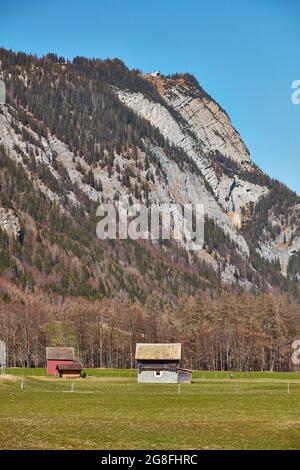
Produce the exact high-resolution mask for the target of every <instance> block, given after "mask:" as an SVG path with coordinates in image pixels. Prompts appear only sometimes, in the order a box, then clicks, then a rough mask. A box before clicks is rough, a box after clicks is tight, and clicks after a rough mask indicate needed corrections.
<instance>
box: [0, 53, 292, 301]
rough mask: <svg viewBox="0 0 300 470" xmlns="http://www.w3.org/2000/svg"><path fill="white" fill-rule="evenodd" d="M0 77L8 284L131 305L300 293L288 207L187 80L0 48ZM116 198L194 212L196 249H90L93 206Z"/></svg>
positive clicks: (132, 244)
mask: <svg viewBox="0 0 300 470" xmlns="http://www.w3.org/2000/svg"><path fill="white" fill-rule="evenodd" d="M0 73H1V75H2V77H3V80H4V82H5V84H6V89H7V103H6V104H5V105H1V106H0V145H1V147H0V228H1V238H2V247H1V257H0V263H1V266H0V269H1V275H2V277H3V279H6V281H7V282H9V283H11V284H10V285H14V284H15V285H17V286H18V287H21V288H22V289H25V290H26V289H27V290H28V289H29V290H31V291H33V290H35V292H43V293H47V295H50V296H52V295H54V296H55V295H63V296H68V295H69V296H83V297H87V298H103V297H110V296H117V297H120V296H121V297H122V296H126V297H128V298H129V299H131V300H132V301H133V300H134V301H139V302H141V303H142V304H143V303H144V302H145V301H146V299H147V297H148V295H149V292H151V293H152V294H153V295H156V296H157V298H158V299H160V301H161V302H162V303H164V302H168V301H170V300H171V301H173V302H176V299H178V298H179V297H181V296H183V295H186V294H189V295H199V292H201V290H203V289H204V290H206V289H209V290H210V291H214V290H220V289H227V288H229V287H230V288H233V289H238V290H239V289H243V290H245V291H251V292H257V293H259V292H263V291H269V292H278V291H279V292H285V293H288V295H291V296H292V297H297V296H299V282H300V222H299V220H300V217H299V216H300V198H299V197H298V196H297V195H296V194H295V193H294V192H292V191H291V190H289V189H288V188H287V187H286V186H285V185H283V184H281V183H280V182H278V181H276V180H273V179H271V178H269V177H268V176H267V175H265V174H263V172H262V171H260V169H259V168H258V167H257V166H256V165H255V163H253V161H252V160H251V158H250V154H249V151H248V149H247V147H246V146H245V144H244V142H243V141H242V138H241V136H240V135H239V133H238V132H237V131H236V129H234V127H233V126H232V123H231V121H230V118H229V117H228V115H227V114H226V112H225V111H224V110H223V109H222V108H221V106H220V105H218V104H217V103H216V102H215V101H214V100H213V98H211V97H210V96H209V95H208V94H207V93H206V92H205V91H204V90H203V89H202V88H201V86H200V85H199V84H198V82H197V81H196V79H195V78H194V77H192V76H190V75H188V74H184V75H179V74H178V75H174V76H160V75H157V74H156V75H155V74H154V75H152V74H144V73H142V72H140V71H138V70H133V71H130V70H128V69H127V67H126V66H125V65H124V64H123V63H122V62H121V61H119V60H105V61H102V60H89V59H85V58H81V57H77V58H75V59H74V60H73V61H65V59H64V58H59V57H57V56H56V55H54V54H48V55H47V56H45V57H43V58H37V57H36V56H31V55H26V54H23V53H13V52H11V51H7V50H5V49H1V50H0ZM122 196H128V198H129V199H130V201H132V202H135V201H142V202H145V203H147V204H149V203H166V204H171V203H177V204H184V203H193V204H196V203H199V202H201V203H202V204H203V205H204V208H205V244H204V248H203V250H200V251H199V252H187V251H186V250H185V249H184V247H183V246H180V245H178V244H176V243H175V242H174V241H170V242H166V241H164V242H159V243H158V242H156V243H154V242H153V243H152V242H151V241H133V240H126V241H125V240H118V241H99V240H98V239H97V238H96V234H95V229H96V223H97V218H96V207H97V205H98V204H99V202H100V201H102V202H103V201H115V202H116V201H117V200H118V199H120V197H122ZM20 233H22V239H21V240H20V235H18V234H20ZM5 285H6V284H5ZM4 290H5V289H4ZM4 293H5V292H4Z"/></svg>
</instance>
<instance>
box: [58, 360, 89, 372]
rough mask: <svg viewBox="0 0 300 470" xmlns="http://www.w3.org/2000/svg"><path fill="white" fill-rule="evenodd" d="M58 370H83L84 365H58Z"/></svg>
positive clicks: (74, 363)
mask: <svg viewBox="0 0 300 470" xmlns="http://www.w3.org/2000/svg"><path fill="white" fill-rule="evenodd" d="M56 369H57V370H60V371H64V370H82V369H83V367H82V364H80V362H72V363H71V364H57V366H56Z"/></svg>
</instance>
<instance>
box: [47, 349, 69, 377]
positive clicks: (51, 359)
mask: <svg viewBox="0 0 300 470" xmlns="http://www.w3.org/2000/svg"><path fill="white" fill-rule="evenodd" d="M46 359H47V373H48V374H51V375H55V374H57V369H56V367H57V365H58V364H73V363H74V361H75V352H74V348H46Z"/></svg>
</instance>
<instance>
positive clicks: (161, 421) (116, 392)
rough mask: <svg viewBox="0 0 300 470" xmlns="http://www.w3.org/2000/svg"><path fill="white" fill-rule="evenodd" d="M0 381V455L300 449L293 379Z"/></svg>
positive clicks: (208, 376) (14, 377) (127, 375)
mask: <svg viewBox="0 0 300 470" xmlns="http://www.w3.org/2000/svg"><path fill="white" fill-rule="evenodd" d="M87 372H88V376H87V378H85V379H77V380H68V379H57V378H52V377H49V376H47V375H46V372H45V370H44V369H20V368H18V369H17V368H16V369H7V370H6V375H3V376H0V403H1V410H0V449H147V450H148V449H149V450H150V449H300V376H299V374H297V373H269V372H261V373H260V372H255V373H254V372H253V373H251V372H249V373H233V378H230V373H228V372H227V373H224V372H223V373H222V372H194V373H193V383H192V384H181V386H180V388H179V386H178V385H175V384H174V385H173V384H161V385H160V384H138V383H137V378H136V371H134V370H132V371H128V370H115V369H114V370H107V369H105V370H104V369H88V370H87Z"/></svg>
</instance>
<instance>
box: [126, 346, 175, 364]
mask: <svg viewBox="0 0 300 470" xmlns="http://www.w3.org/2000/svg"><path fill="white" fill-rule="evenodd" d="M135 358H136V360H137V361H142V360H145V361H147V360H173V361H179V360H180V359H181V343H137V345H136V350H135Z"/></svg>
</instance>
